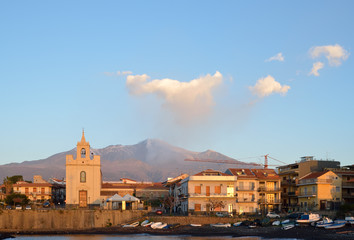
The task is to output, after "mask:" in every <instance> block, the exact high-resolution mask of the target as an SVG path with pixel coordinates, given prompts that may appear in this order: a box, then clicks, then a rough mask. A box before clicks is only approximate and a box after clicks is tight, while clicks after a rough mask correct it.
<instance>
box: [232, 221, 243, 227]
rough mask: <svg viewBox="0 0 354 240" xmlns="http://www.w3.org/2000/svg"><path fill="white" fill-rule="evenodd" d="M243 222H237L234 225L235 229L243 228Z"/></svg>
mask: <svg viewBox="0 0 354 240" xmlns="http://www.w3.org/2000/svg"><path fill="white" fill-rule="evenodd" d="M241 224H242V222H235V223H234V224H232V225H233V226H234V227H239V226H241Z"/></svg>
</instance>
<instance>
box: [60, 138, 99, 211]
mask: <svg viewBox="0 0 354 240" xmlns="http://www.w3.org/2000/svg"><path fill="white" fill-rule="evenodd" d="M76 148H77V149H76V151H77V153H76V159H74V157H73V155H67V156H66V204H67V206H79V207H88V206H89V205H100V204H101V203H102V200H103V199H101V196H100V194H101V182H102V173H101V158H100V156H98V155H93V154H91V152H90V144H89V143H88V142H86V140H85V135H84V132H82V137H81V141H80V142H78V143H77V147H76Z"/></svg>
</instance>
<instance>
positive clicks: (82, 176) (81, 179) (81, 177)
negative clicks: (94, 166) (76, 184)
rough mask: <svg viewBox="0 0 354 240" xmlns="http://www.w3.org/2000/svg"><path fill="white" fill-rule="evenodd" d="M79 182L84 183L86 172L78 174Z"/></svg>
mask: <svg viewBox="0 0 354 240" xmlns="http://www.w3.org/2000/svg"><path fill="white" fill-rule="evenodd" d="M80 182H86V172H84V171H82V172H81V173H80Z"/></svg>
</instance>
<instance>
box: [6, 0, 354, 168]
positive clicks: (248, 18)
mask: <svg viewBox="0 0 354 240" xmlns="http://www.w3.org/2000/svg"><path fill="white" fill-rule="evenodd" d="M353 8H354V3H353V1H339V2H338V1H294V2H291V1H178V2H171V1H56V2H54V1H34V2H29V1H23V2H18V1H2V2H1V3H0V32H1V38H0V83H1V89H2V91H1V94H0V110H1V113H2V114H1V118H0V131H1V139H0V146H1V158H0V164H4V163H10V162H22V161H26V160H37V159H42V158H46V157H48V156H50V155H52V154H55V153H58V152H62V151H67V150H69V149H72V148H74V147H75V146H76V142H77V141H78V140H80V138H81V131H82V128H84V129H85V135H86V139H87V140H88V141H90V144H91V146H92V147H94V148H102V147H106V146H108V145H115V144H123V145H128V144H135V143H137V142H139V141H142V140H144V139H146V138H158V139H162V140H164V141H167V142H169V143H170V144H173V145H176V146H179V147H183V148H186V149H189V150H193V151H205V150H207V149H213V150H215V151H218V152H221V153H223V154H226V155H228V156H230V157H233V158H236V159H241V160H242V158H246V157H251V156H260V155H264V154H270V156H272V157H274V158H277V159H279V160H281V161H283V162H287V163H292V162H294V161H297V160H299V158H300V157H301V156H305V155H310V156H315V157H316V158H318V159H321V158H322V159H326V158H330V159H336V160H339V161H340V162H341V163H342V165H348V164H353V163H354V160H353V159H354V157H353V156H354V148H353V142H354V141H353V140H354V139H353V138H354V127H353V122H354V121H353V120H354V119H353V118H354V109H353V108H354V107H353V103H354V94H352V92H353V90H354V83H353V72H354V68H353V60H352V59H353V56H352V52H353V43H354V35H353V34H354V31H352V30H353V26H352V23H353V22H354V15H353V14H352V9H353ZM251 161H260V159H252V160H251ZM270 164H277V162H271V163H270Z"/></svg>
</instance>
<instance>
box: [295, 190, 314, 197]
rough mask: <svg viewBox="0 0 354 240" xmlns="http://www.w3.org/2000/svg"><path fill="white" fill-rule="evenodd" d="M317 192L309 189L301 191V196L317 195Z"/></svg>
mask: <svg viewBox="0 0 354 240" xmlns="http://www.w3.org/2000/svg"><path fill="white" fill-rule="evenodd" d="M316 194H317V192H313V191H307V192H300V193H299V195H298V196H299V197H307V196H316Z"/></svg>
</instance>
